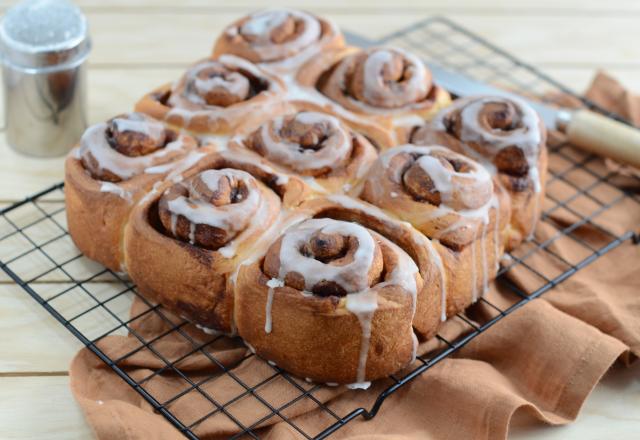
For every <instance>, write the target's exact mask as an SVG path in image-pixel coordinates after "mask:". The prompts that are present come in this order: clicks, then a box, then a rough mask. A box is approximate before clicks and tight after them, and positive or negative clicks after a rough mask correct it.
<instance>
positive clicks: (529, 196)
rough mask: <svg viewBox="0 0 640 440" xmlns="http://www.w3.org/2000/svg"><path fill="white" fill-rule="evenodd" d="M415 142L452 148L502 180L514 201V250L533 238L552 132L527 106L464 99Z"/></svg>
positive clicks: (509, 101) (415, 136)
mask: <svg viewBox="0 0 640 440" xmlns="http://www.w3.org/2000/svg"><path fill="white" fill-rule="evenodd" d="M411 141H412V142H413V143H416V144H421V145H428V144H432V143H439V144H441V145H446V146H448V147H450V148H452V149H454V150H456V151H458V152H461V153H463V154H466V155H468V156H469V157H472V158H474V159H475V160H477V161H479V162H480V163H482V164H483V165H485V166H486V167H487V169H489V170H490V172H491V173H492V174H496V175H497V177H498V180H499V182H500V183H501V185H502V186H503V187H504V188H505V189H506V190H507V191H508V193H509V195H510V197H511V222H510V230H509V240H508V243H507V248H508V249H513V248H514V247H516V246H517V245H518V244H519V243H520V242H521V241H522V240H523V239H524V238H526V237H530V236H532V235H533V233H534V231H535V226H536V222H537V220H538V218H539V217H540V213H541V208H542V200H543V199H544V183H545V181H546V170H547V150H546V146H545V142H546V130H545V128H544V126H543V123H542V120H541V119H540V117H539V116H538V115H537V113H536V112H535V110H533V108H531V107H530V106H529V105H528V104H527V103H526V102H524V101H522V100H520V99H516V98H510V99H507V98H502V97H494V96H480V97H471V98H464V99H458V100H456V101H455V102H454V103H453V105H452V106H451V107H449V108H446V109H444V110H443V111H442V112H441V113H439V114H438V115H437V116H436V117H435V118H434V119H433V121H432V122H431V123H430V124H427V125H424V126H422V127H420V128H418V129H416V130H415V132H414V133H413V134H412V137H411Z"/></svg>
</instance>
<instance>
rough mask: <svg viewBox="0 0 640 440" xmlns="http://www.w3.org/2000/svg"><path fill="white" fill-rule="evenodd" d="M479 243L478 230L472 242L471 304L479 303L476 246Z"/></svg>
mask: <svg viewBox="0 0 640 440" xmlns="http://www.w3.org/2000/svg"><path fill="white" fill-rule="evenodd" d="M477 241H478V230H476V232H475V234H474V236H473V241H472V242H471V302H472V303H475V302H476V301H478V268H477V266H478V265H477V263H476V245H477Z"/></svg>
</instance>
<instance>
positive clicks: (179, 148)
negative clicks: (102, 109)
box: [78, 113, 197, 182]
mask: <svg viewBox="0 0 640 440" xmlns="http://www.w3.org/2000/svg"><path fill="white" fill-rule="evenodd" d="M195 148H197V144H196V141H195V140H194V139H193V138H191V137H190V136H186V135H181V134H178V133H177V132H175V131H173V130H170V129H167V128H165V126H164V125H163V124H162V123H161V122H160V121H158V120H155V119H153V118H151V117H149V116H147V115H144V114H142V113H126V114H122V115H119V116H116V117H115V118H112V119H110V120H109V121H107V122H105V123H99V124H96V125H93V126H91V127H89V128H88V129H87V130H86V131H85V133H84V134H83V136H82V138H81V140H80V149H79V151H78V156H79V158H80V160H81V161H82V164H83V166H84V168H85V169H86V170H87V171H88V172H89V174H90V175H91V176H92V177H93V178H94V179H97V180H102V181H106V182H121V181H124V180H128V179H130V178H132V177H134V176H137V175H140V174H142V173H144V172H145V170H147V169H149V168H151V167H154V166H157V165H162V164H165V163H168V162H171V161H173V160H175V159H177V158H178V157H179V156H181V155H182V154H184V152H186V151H189V150H193V149H195Z"/></svg>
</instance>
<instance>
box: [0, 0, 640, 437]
mask: <svg viewBox="0 0 640 440" xmlns="http://www.w3.org/2000/svg"><path fill="white" fill-rule="evenodd" d="M11 3H13V2H6V1H0V8H2V9H3V10H4V9H5V8H6V6H7V5H8V4H11ZM77 3H79V4H80V5H81V6H82V7H83V8H84V11H85V12H86V14H87V16H88V19H89V23H90V26H91V34H92V37H93V42H94V49H93V52H92V54H91V57H90V73H89V75H90V77H89V78H90V79H89V93H90V98H89V102H90V106H89V116H90V120H91V122H96V121H101V120H104V119H106V118H108V117H110V116H112V115H114V114H117V113H119V112H122V111H126V110H128V109H130V108H131V107H132V105H133V103H134V102H135V101H136V99H137V98H138V97H140V96H141V95H142V94H143V93H145V92H147V91H148V90H150V89H151V88H152V87H154V86H156V85H159V84H161V83H163V82H166V81H168V80H172V79H174V78H176V77H177V76H178V75H179V74H180V72H181V71H182V70H183V68H184V67H185V66H186V65H187V64H188V63H190V62H192V61H194V60H196V59H198V58H201V57H204V56H206V55H207V54H208V52H209V50H210V48H211V45H212V43H213V40H214V38H215V36H216V34H217V33H218V32H219V31H220V30H221V29H222V27H223V25H225V24H226V23H229V22H230V21H231V20H232V19H235V18H236V17H238V16H240V15H243V14H244V13H246V12H248V11H251V10H254V9H256V8H260V7H262V4H261V3H260V2H258V1H257V0H234V1H233V2H222V1H215V0H183V1H176V0H138V1H130V0H114V1H109V2H108V3H107V2H103V1H101V0H82V1H80V0H78V1H77ZM279 3H283V2H281V1H279V0H278V1H274V0H272V1H271V2H269V4H270V5H271V6H275V5H277V4H279ZM228 4H231V6H227V5H228ZM318 4H321V6H319V7H317V6H316V5H318ZM288 5H289V6H295V7H301V8H305V9H309V10H312V11H314V12H317V13H319V14H324V15H326V16H328V17H330V18H332V19H334V20H335V21H336V22H337V23H338V24H339V25H340V26H342V28H343V29H346V30H350V31H354V32H357V33H360V34H362V35H365V36H369V37H379V36H382V35H385V34H387V33H389V32H391V31H394V30H396V29H399V28H401V27H403V26H406V25H408V24H410V23H412V22H414V21H416V20H417V19H419V18H421V17H425V16H428V15H432V14H443V15H447V16H448V17H450V18H451V19H453V20H455V21H456V22H458V23H460V24H462V25H463V26H466V27H467V28H469V29H471V30H472V31H474V32H476V33H478V34H480V35H482V36H484V37H486V38H487V39H489V40H491V41H492V42H494V43H496V44H497V45H498V46H501V47H503V48H505V49H507V50H508V51H510V52H511V53H513V54H515V55H516V56H518V57H520V58H522V59H523V60H526V61H528V62H530V63H532V64H534V65H536V66H538V67H540V68H541V69H542V70H543V71H545V72H547V73H548V74H550V75H551V76H553V77H555V78H557V79H558V80H560V81H561V82H563V83H565V84H566V85H568V86H570V87H571V88H573V89H575V90H578V91H579V90H582V89H584V87H585V86H586V85H587V84H588V82H589V80H590V78H591V76H592V75H593V73H594V71H595V70H596V69H598V68H603V69H605V70H607V71H609V72H611V73H613V74H614V75H615V76H617V77H618V78H620V79H621V80H622V81H623V82H624V83H625V84H626V85H627V86H629V87H631V88H634V89H636V90H639V91H640V44H638V37H640V27H639V25H638V23H639V22H640V2H638V1H636V0H609V1H602V0H564V1H558V0H522V1H518V0H508V1H507V0H483V1H476V0H462V1H456V2H450V1H447V0H430V1H420V0H414V1H401V0H395V1H390V0H367V1H352V2H346V1H343V0H322V1H311V0H307V1H300V2H298V3H294V2H288ZM62 163H63V159H62V158H56V159H34V158H27V157H24V156H20V155H18V154H16V153H14V152H12V151H11V150H10V149H9V148H8V147H7V145H6V142H5V140H4V134H3V133H2V132H0V207H2V206H5V205H8V204H10V203H12V202H14V201H17V200H20V199H21V198H23V197H24V196H26V195H28V194H30V193H33V192H36V191H38V190H40V189H42V188H44V187H45V186H49V185H51V184H53V183H56V182H59V181H61V180H62V175H63V171H62V168H63V167H62ZM0 334H1V335H2V337H0V439H65V440H70V439H86V438H92V433H91V430H90V428H89V427H88V426H87V424H86V423H85V422H84V420H83V418H82V415H81V413H80V410H79V408H78V407H77V405H76V404H75V402H74V401H73V399H72V397H71V394H70V392H69V389H68V374H67V369H68V365H69V362H70V360H71V358H72V356H73V355H74V353H75V352H76V351H77V350H78V349H79V348H80V347H81V344H80V343H79V342H78V341H77V340H76V339H75V338H74V337H73V336H72V335H71V334H70V333H68V332H67V331H66V330H65V329H64V328H62V327H61V326H60V325H59V324H58V323H57V322H55V321H54V320H53V319H52V318H51V317H50V316H49V315H48V314H47V313H46V312H45V311H44V310H43V309H42V308H41V307H39V306H37V304H36V303H35V302H34V301H33V300H32V299H31V298H29V297H28V296H27V295H26V294H25V293H24V292H23V291H22V290H21V289H20V288H19V287H17V286H15V285H14V284H11V283H10V282H9V281H7V280H6V278H3V277H1V276H0ZM638 364H640V363H638V362H637V363H636V365H635V366H633V367H632V368H630V369H624V368H621V367H616V368H614V369H613V371H611V372H610V373H609V374H608V375H607V377H606V378H605V380H604V381H603V382H602V383H601V384H599V385H598V386H597V387H596V389H595V391H594V393H593V395H592V396H591V397H590V398H589V399H588V400H587V403H586V405H585V408H584V409H583V411H582V413H581V415H580V417H579V418H578V420H577V421H576V422H575V423H574V424H572V425H570V426H567V427H561V428H550V427H545V426H541V425H539V424H537V423H533V424H532V423H531V420H530V419H526V418H522V419H519V420H518V421H517V423H516V426H515V427H514V428H513V430H512V432H511V437H512V438H514V439H524V438H542V437H544V438H558V439H559V438H563V439H566V438H580V439H600V438H638V437H640V365H638ZM382 416H384V414H382Z"/></svg>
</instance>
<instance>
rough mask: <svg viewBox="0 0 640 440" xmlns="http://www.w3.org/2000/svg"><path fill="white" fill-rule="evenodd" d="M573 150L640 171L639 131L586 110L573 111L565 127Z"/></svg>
mask: <svg viewBox="0 0 640 440" xmlns="http://www.w3.org/2000/svg"><path fill="white" fill-rule="evenodd" d="M565 131H566V134H567V137H568V138H569V141H570V142H571V143H572V144H574V145H575V146H577V147H580V148H582V149H584V150H587V151H590V152H592V153H595V154H598V155H600V156H604V157H610V158H612V159H615V160H617V161H619V162H623V163H626V164H628V165H633V166H635V167H639V168H640V130H639V129H637V128H633V127H630V126H628V125H625V124H623V123H621V122H618V121H615V120H613V119H610V118H607V117H606V116H602V115H600V114H598V113H594V112H592V111H589V110H576V111H575V112H574V113H573V114H572V115H571V120H570V121H569V123H568V124H567V126H566V129H565Z"/></svg>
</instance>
